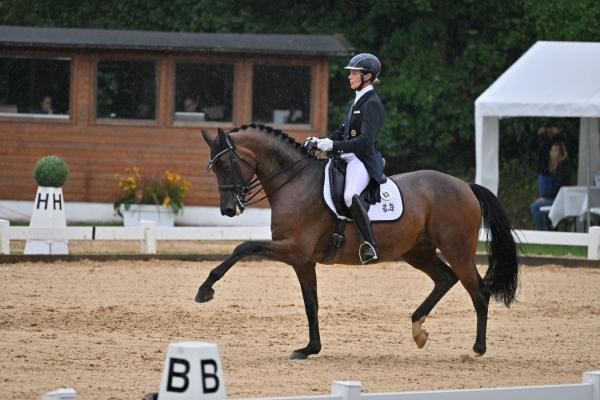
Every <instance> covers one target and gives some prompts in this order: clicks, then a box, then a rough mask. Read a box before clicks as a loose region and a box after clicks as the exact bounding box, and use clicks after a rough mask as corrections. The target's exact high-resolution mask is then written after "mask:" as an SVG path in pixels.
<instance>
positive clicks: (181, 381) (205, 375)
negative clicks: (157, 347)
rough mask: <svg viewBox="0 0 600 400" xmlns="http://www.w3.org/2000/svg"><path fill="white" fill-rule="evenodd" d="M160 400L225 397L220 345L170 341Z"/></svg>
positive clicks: (223, 399) (211, 399) (210, 399)
mask: <svg viewBox="0 0 600 400" xmlns="http://www.w3.org/2000/svg"><path fill="white" fill-rule="evenodd" d="M158 398H159V399H160V400H183V399H206V400H226V399H227V396H226V394H225V385H224V381H223V369H222V368H221V357H220V356H219V348H218V347H217V345H216V344H215V343H207V342H175V343H171V344H169V349H168V351H167V358H166V360H165V367H164V370H163V376H162V382H161V384H160V392H159V395H158Z"/></svg>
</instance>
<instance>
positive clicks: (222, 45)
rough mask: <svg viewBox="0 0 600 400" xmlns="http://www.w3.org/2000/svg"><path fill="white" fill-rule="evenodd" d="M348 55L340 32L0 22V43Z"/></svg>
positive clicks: (6, 45)
mask: <svg viewBox="0 0 600 400" xmlns="http://www.w3.org/2000/svg"><path fill="white" fill-rule="evenodd" d="M11 46H12V47H14V46H19V47H32V48H33V47H38V48H39V47H45V48H61V49H63V48H76V49H113V50H114V49H124V50H154V51H183V52H198V51H204V52H216V53H259V54H298V55H323V56H333V55H348V54H350V52H351V51H352V47H351V46H350V45H349V44H348V43H347V42H346V40H345V39H344V38H343V37H342V36H341V35H312V34H311V35H302V34H290V35H284V34H258V33H182V32H151V31H132V30H108V29H79V28H38V27H21V26H6V25H0V48H1V47H11Z"/></svg>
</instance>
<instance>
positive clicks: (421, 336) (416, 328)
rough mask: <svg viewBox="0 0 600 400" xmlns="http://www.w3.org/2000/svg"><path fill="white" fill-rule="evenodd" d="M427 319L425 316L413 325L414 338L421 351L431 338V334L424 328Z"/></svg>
mask: <svg viewBox="0 0 600 400" xmlns="http://www.w3.org/2000/svg"><path fill="white" fill-rule="evenodd" d="M425 318H426V316H425V315H424V316H422V317H421V318H419V319H418V320H417V321H415V322H413V324H412V336H413V339H414V341H415V343H416V344H417V347H418V348H419V349H422V348H423V347H424V346H425V343H427V338H428V337H429V332H427V331H426V330H425V329H423V328H422V326H423V324H424V323H425Z"/></svg>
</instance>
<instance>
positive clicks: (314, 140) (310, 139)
mask: <svg viewBox="0 0 600 400" xmlns="http://www.w3.org/2000/svg"><path fill="white" fill-rule="evenodd" d="M318 140H319V138H318V137H314V136H310V137H307V138H306V140H305V141H304V144H303V145H302V147H306V148H309V149H312V148H313V147H314V146H315V144H317V141H318Z"/></svg>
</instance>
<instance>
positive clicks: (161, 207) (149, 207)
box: [114, 167, 191, 226]
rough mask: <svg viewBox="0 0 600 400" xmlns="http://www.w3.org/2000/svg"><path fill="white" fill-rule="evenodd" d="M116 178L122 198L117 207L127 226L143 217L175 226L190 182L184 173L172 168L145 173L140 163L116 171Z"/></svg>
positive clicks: (163, 224)
mask: <svg viewBox="0 0 600 400" xmlns="http://www.w3.org/2000/svg"><path fill="white" fill-rule="evenodd" d="M115 178H116V179H117V187H118V190H119V198H118V200H117V201H116V202H115V203H114V209H115V211H116V213H117V214H118V215H120V216H122V217H123V224H124V225H125V226H136V225H139V224H140V221H141V220H150V221H154V222H156V225H157V226H173V225H174V224H175V216H176V215H178V214H180V213H181V212H182V210H183V199H184V198H185V194H186V193H187V191H188V190H189V188H190V186H191V184H190V182H189V181H187V180H184V179H182V178H181V175H179V174H177V173H175V172H172V171H169V170H166V171H165V172H164V173H163V174H162V175H160V176H158V177H152V176H150V177H144V176H142V173H141V171H140V169H139V168H138V167H131V168H130V167H128V168H125V169H124V170H123V171H122V172H117V173H115Z"/></svg>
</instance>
